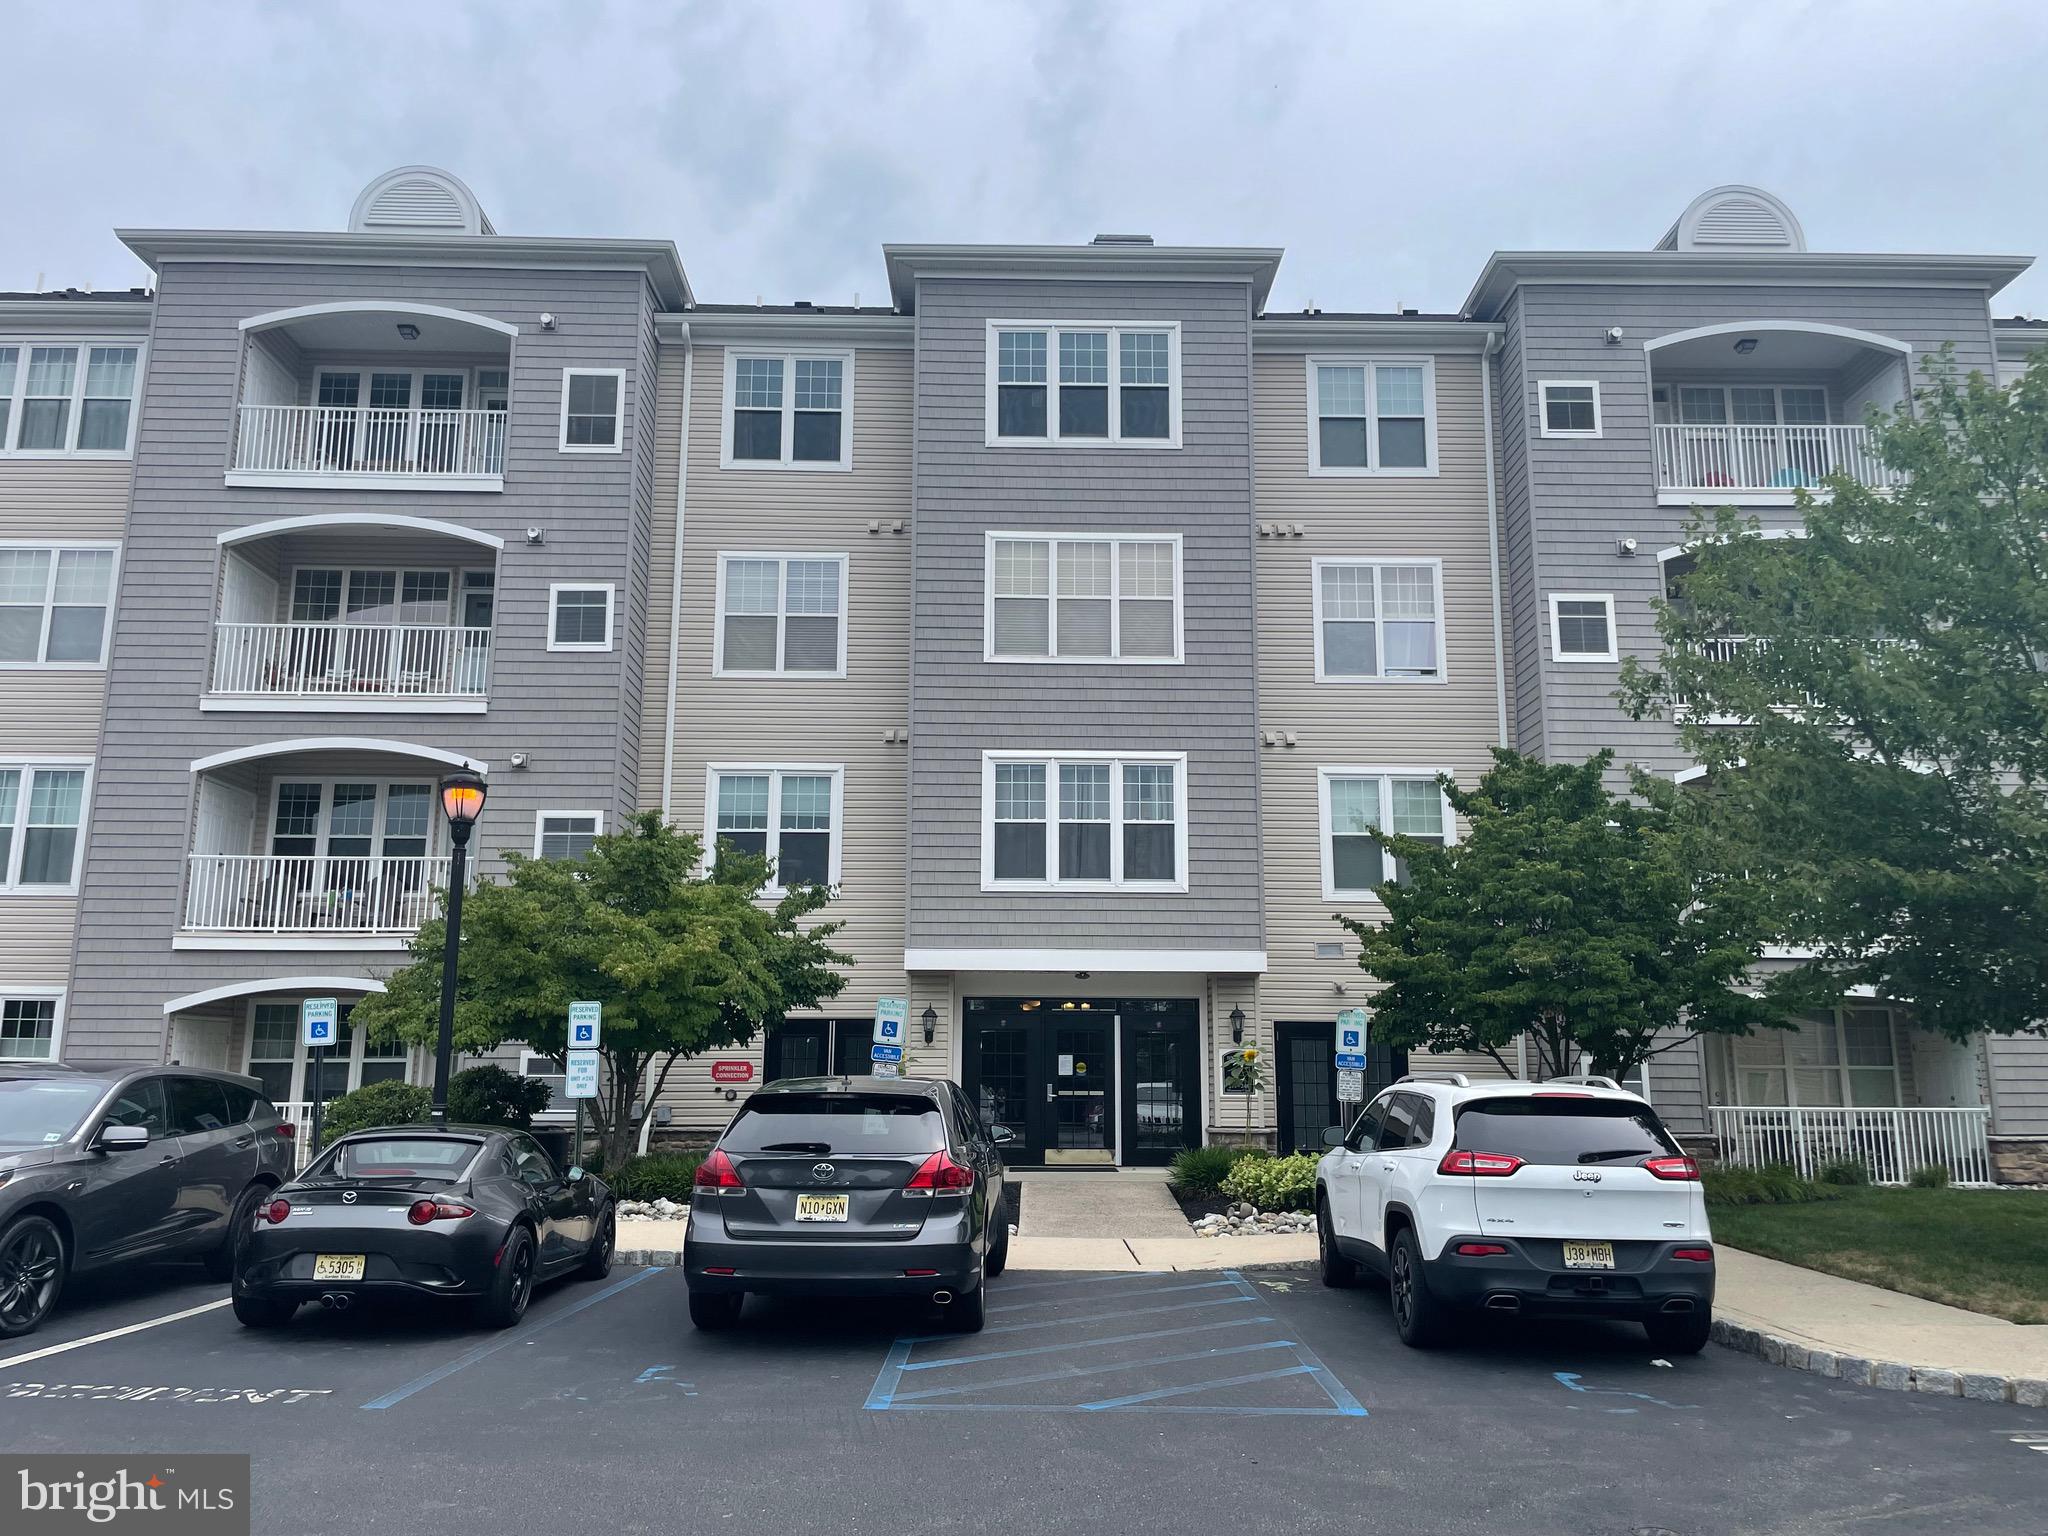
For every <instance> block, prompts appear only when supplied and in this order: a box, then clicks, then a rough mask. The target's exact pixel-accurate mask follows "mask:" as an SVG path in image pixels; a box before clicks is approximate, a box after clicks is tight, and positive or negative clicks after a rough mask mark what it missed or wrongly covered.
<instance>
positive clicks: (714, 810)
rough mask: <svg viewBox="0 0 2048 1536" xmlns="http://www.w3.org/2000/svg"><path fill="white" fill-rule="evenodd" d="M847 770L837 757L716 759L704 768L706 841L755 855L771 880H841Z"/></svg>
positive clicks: (783, 885) (777, 883)
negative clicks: (765, 864) (766, 863)
mask: <svg viewBox="0 0 2048 1536" xmlns="http://www.w3.org/2000/svg"><path fill="white" fill-rule="evenodd" d="M845 780H846V770H845V769H844V767H842V766H841V765H840V764H838V763H759V764H756V763H713V764H712V765H711V766H710V767H709V768H708V769H707V770H706V772H705V783H704V803H705V810H706V816H705V820H706V822H707V826H706V827H705V837H704V842H705V846H706V847H708V848H709V849H710V850H711V852H712V856H713V858H714V859H715V858H716V857H717V855H718V852H719V850H720V849H721V848H726V847H730V848H732V849H734V850H736V851H738V852H741V853H752V854H758V855H760V856H761V857H763V858H766V859H768V860H770V861H771V862H772V863H773V865H774V873H773V875H772V876H771V887H772V889H773V890H774V891H777V892H779V891H782V890H786V889H788V888H789V887H790V886H793V885H837V884H838V883H839V828H840V823H841V821H842V819H843V817H844V814H845V806H844V785H845Z"/></svg>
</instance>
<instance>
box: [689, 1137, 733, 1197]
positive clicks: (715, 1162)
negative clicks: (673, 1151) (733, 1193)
mask: <svg viewBox="0 0 2048 1536" xmlns="http://www.w3.org/2000/svg"><path fill="white" fill-rule="evenodd" d="M690 1186H691V1187H692V1188H693V1189H708V1190H712V1191H714V1192H715V1191H718V1190H729V1189H745V1188H746V1185H744V1184H742V1183H741V1182H740V1172H739V1170H738V1169H737V1168H735V1167H733V1165H732V1159H731V1158H729V1157H727V1156H726V1155H725V1153H724V1152H723V1151H722V1150H721V1149H719V1148H717V1147H713V1148H712V1149H711V1155H710V1156H709V1157H707V1158H705V1159H704V1161H703V1162H701V1163H699V1164H698V1165H697V1172H696V1175H695V1176H694V1177H693V1178H692V1179H691V1180H690Z"/></svg>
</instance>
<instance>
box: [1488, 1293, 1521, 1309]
mask: <svg viewBox="0 0 2048 1536" xmlns="http://www.w3.org/2000/svg"><path fill="white" fill-rule="evenodd" d="M1486 1310H1487V1311H1489V1312H1519V1311H1521V1310H1522V1298H1521V1297H1519V1296H1505V1295H1502V1296H1489V1297H1487V1298H1486Z"/></svg>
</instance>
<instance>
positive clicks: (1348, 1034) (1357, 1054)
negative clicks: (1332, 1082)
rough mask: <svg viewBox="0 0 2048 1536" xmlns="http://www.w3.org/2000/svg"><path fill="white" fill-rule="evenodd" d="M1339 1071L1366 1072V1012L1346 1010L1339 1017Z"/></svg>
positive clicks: (1355, 1009)
mask: <svg viewBox="0 0 2048 1536" xmlns="http://www.w3.org/2000/svg"><path fill="white" fill-rule="evenodd" d="M1337 1070H1338V1071H1339V1072H1362V1071H1364V1070H1365V1010H1364V1009H1363V1008H1346V1009H1345V1010H1344V1011H1343V1012H1341V1013H1339V1014H1338V1015H1337Z"/></svg>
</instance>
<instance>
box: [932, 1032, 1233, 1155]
mask: <svg viewBox="0 0 2048 1536" xmlns="http://www.w3.org/2000/svg"><path fill="white" fill-rule="evenodd" d="M1193 1007H1194V1005H1193V1004H1192V1003H1189V1004H1187V1005H1185V1008H1184V1009H1183V1008H1182V1006H1181V1005H1179V1004H1164V1005H1162V1004H1148V1003H1136V1004H1120V1003H1116V1002H1101V1001H1097V1000H1093V999H1090V1000H1088V1001H1087V1002H1086V1003H1085V1004H1083V1003H1082V1002H1080V1001H1078V1000H1057V999H1019V1000H1016V1001H1008V1000H989V999H979V998H970V999H968V1000H967V1003H966V1005H965V1008H964V1013H965V1016H966V1021H967V1034H966V1041H965V1047H966V1048H965V1051H964V1059H963V1062H962V1072H961V1077H962V1081H963V1085H964V1086H965V1087H966V1089H967V1093H968V1097H969V1098H970V1099H972V1100H973V1101H974V1103H975V1105H976V1106H977V1107H978V1108H979V1109H981V1110H982V1111H983V1114H984V1116H985V1118H987V1119H988V1120H990V1121H992V1122H993V1123H994V1124H997V1125H1002V1126H1006V1127H1007V1128H1008V1129H1009V1131H1010V1133H1011V1135H1012V1136H1013V1137H1014V1138H1015V1139H1014V1140H1013V1141H1012V1142H1011V1143H1010V1144H1009V1146H1008V1147H1007V1148H1006V1149H1005V1154H1004V1155H1005V1158H1006V1160H1007V1161H1009V1162H1011V1163H1013V1164H1038V1163H1042V1164H1046V1165H1048V1166H1053V1167H1060V1166H1073V1167H1086V1166H1090V1165H1095V1166H1108V1165H1110V1164H1112V1163H1115V1162H1117V1161H1118V1160H1119V1153H1121V1160H1122V1161H1123V1162H1125V1163H1145V1162H1155V1163H1163V1162H1167V1161H1170V1160H1171V1158H1172V1156H1173V1154H1174V1153H1175V1152H1177V1151H1179V1150H1180V1149H1181V1148H1182V1147H1184V1146H1191V1145H1195V1144H1197V1143H1198V1142H1199V1141H1200V1139H1201V1124H1200V1121H1201V1107H1200V1106H1201V1099H1200V1091H1199V1078H1198V1075H1197V1074H1198V1071H1199V1064H1198V1061H1197V1054H1198V1049H1197V1044H1196V1027H1195V1019H1194V1014H1193ZM1161 1008H1167V1009H1170V1010H1171V1011H1170V1013H1161V1012H1156V1011H1148V1010H1158V1009H1161ZM1183 1013H1184V1015H1185V1016H1184V1017H1183V1016H1181V1015H1182V1014H1183ZM1119 1044H1121V1048H1122V1050H1121V1063H1119V1054H1118V1047H1119ZM1120 1064H1121V1068H1122V1072H1121V1084H1119V1072H1118V1068H1119V1065H1120Z"/></svg>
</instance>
